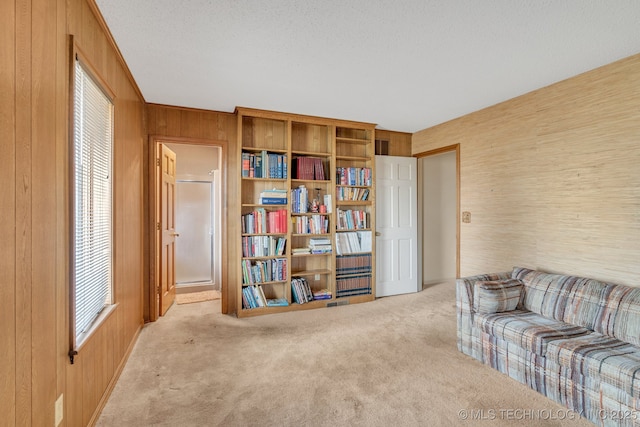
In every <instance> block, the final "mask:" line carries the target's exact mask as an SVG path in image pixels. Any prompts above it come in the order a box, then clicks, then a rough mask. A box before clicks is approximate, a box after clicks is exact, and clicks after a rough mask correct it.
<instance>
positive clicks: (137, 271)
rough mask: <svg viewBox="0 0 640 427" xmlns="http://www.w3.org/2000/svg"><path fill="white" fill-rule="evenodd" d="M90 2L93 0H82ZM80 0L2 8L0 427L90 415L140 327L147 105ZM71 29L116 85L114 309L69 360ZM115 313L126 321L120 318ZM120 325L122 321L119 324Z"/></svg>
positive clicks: (22, 2) (31, 1) (70, 421)
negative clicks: (59, 414) (58, 406)
mask: <svg viewBox="0 0 640 427" xmlns="http://www.w3.org/2000/svg"><path fill="white" fill-rule="evenodd" d="M89 1H91V0H89ZM89 1H87V0H55V1H50V0H17V1H8V2H2V3H1V4H0V35H1V37H2V40H3V44H2V46H1V47H0V84H2V88H1V89H2V94H3V96H2V97H1V103H0V133H1V134H2V138H0V151H1V152H2V155H1V156H0V181H1V182H2V186H1V188H0V200H2V203H0V217H1V218H2V221H0V233H2V236H3V244H2V245H1V246H0V271H2V274H1V275H0V298H2V300H3V301H5V302H6V304H5V307H4V308H3V309H2V310H0V358H1V360H2V363H1V364H0V413H1V414H2V415H0V419H1V420H2V421H1V422H0V424H2V425H5V423H6V424H7V425H19V426H22V425H25V426H28V425H54V417H55V410H54V408H55V401H56V399H57V398H58V396H59V395H61V394H64V402H65V408H64V414H63V422H62V425H63V426H65V425H66V426H76V425H85V424H86V423H87V422H90V421H91V420H94V419H95V417H96V416H97V413H98V412H97V411H98V410H99V409H100V407H101V406H100V405H101V404H103V402H104V401H105V399H106V397H107V393H108V391H109V389H110V387H112V386H113V384H114V382H115V378H116V375H117V373H118V372H119V369H121V368H122V366H123V362H124V357H125V356H126V354H127V352H128V351H129V350H130V349H131V348H132V344H133V342H134V340H135V337H136V336H137V332H138V331H139V330H140V327H141V325H142V320H141V319H142V310H141V306H142V301H141V293H142V291H141V290H142V277H143V270H142V268H143V265H142V264H143V263H142V261H141V260H142V232H143V229H142V212H143V204H142V183H143V181H142V161H141V158H142V153H143V152H144V151H143V150H144V145H143V141H145V129H144V121H143V117H144V104H143V99H141V98H140V96H139V95H138V94H139V92H138V91H137V88H135V85H134V84H132V83H131V82H130V81H129V80H128V72H127V71H126V68H125V67H123V66H122V65H121V64H120V62H119V60H118V56H117V54H116V53H115V50H113V49H112V48H111V45H110V44H109V40H108V38H107V35H106V33H105V32H104V31H103V30H102V27H101V26H100V24H99V22H98V20H97V19H96V18H95V16H93V13H92V10H91V8H90V7H88V5H89V4H90V3H89ZM69 34H74V36H75V38H76V40H77V41H78V43H79V44H80V45H81V46H82V47H83V51H84V52H85V54H86V56H87V57H88V59H89V60H90V61H91V62H95V63H96V64H97V68H98V70H99V72H100V73H102V75H103V76H106V81H107V84H108V85H109V86H110V87H111V88H114V87H115V88H116V98H117V102H118V109H119V110H120V112H119V113H118V114H119V120H117V121H116V124H115V126H116V129H115V134H116V135H117V136H116V140H115V151H116V153H117V156H118V157H117V159H118V160H117V162H116V164H115V169H116V170H115V175H116V176H117V178H116V179H120V181H119V182H117V183H116V187H117V194H116V196H115V197H116V199H117V200H116V205H117V206H118V208H119V209H124V211H123V210H119V212H118V213H117V214H116V216H117V218H118V219H117V221H118V222H117V225H116V233H115V235H114V239H115V242H116V247H117V248H118V249H117V250H116V253H115V257H116V265H117V267H116V268H117V272H116V275H117V278H116V282H117V284H116V287H117V289H118V291H117V297H116V302H117V303H118V307H117V309H116V311H115V312H114V313H113V314H112V316H110V318H109V321H107V322H105V323H104V324H103V325H102V326H100V327H99V328H98V329H97V331H96V334H95V336H93V337H91V339H90V340H88V341H87V343H86V351H85V348H82V349H81V352H80V354H79V355H78V357H77V358H76V363H75V364H74V365H70V364H69V358H68V356H67V352H68V351H69V329H68V327H69V312H68V310H69V288H68V278H69V272H68V265H69V253H70V251H69V238H68V231H69V228H68V227H69V209H68V201H69V187H68V185H69V179H68V173H69V170H68V144H69V142H68V135H69V133H68V126H69V108H68V107H69V85H68V81H69V69H70V67H69V61H70V58H69ZM121 313H122V314H121ZM116 319H121V323H118V322H117V321H116Z"/></svg>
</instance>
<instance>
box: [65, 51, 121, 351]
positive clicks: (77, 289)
mask: <svg viewBox="0 0 640 427" xmlns="http://www.w3.org/2000/svg"><path fill="white" fill-rule="evenodd" d="M73 133H74V147H73V163H74V165H73V174H74V175H73V182H74V184H73V186H74V195H73V198H74V208H73V215H74V216H73V225H72V228H73V232H74V236H73V240H74V241H73V245H74V248H73V250H74V254H73V272H72V277H73V293H74V294H73V297H74V302H75V305H74V321H75V324H74V332H75V342H76V344H77V343H78V342H79V341H81V339H82V338H83V334H85V333H86V332H87V330H88V329H89V328H90V327H91V325H92V323H93V322H94V321H95V319H96V318H97V317H98V315H99V314H100V312H101V311H102V310H103V309H104V308H105V307H106V306H107V305H109V304H111V303H112V297H111V295H112V254H111V252H112V175H113V174H112V157H113V155H112V153H113V104H112V103H111V100H110V99H109V98H108V97H107V96H106V95H105V93H104V92H103V91H102V90H101V89H100V87H99V86H98V85H97V84H96V83H95V82H94V80H93V79H92V78H91V76H90V75H89V74H88V73H87V72H86V71H85V69H84V68H83V66H82V64H81V62H80V61H78V60H76V61H75V87H74V129H73Z"/></svg>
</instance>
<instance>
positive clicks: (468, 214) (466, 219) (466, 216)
mask: <svg viewBox="0 0 640 427" xmlns="http://www.w3.org/2000/svg"><path fill="white" fill-rule="evenodd" d="M462 222H466V223H467V224H468V223H470V222H471V212H466V211H465V212H462Z"/></svg>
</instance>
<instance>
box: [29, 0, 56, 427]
mask: <svg viewBox="0 0 640 427" xmlns="http://www.w3.org/2000/svg"><path fill="white" fill-rule="evenodd" d="M31 3H32V20H33V22H38V23H39V25H33V26H32V27H31V28H32V54H31V67H32V68H31V69H32V75H31V78H32V81H31V85H32V89H31V99H32V111H33V116H32V121H31V124H32V125H31V126H32V135H31V138H32V150H31V159H30V163H31V165H32V169H31V173H32V200H31V205H32V212H31V213H32V240H33V243H32V258H31V265H30V267H31V274H32V287H31V288H32V291H31V292H32V307H33V310H32V312H31V316H32V317H31V324H32V331H31V333H32V335H31V337H32V338H31V339H32V346H31V347H32V351H33V353H32V359H31V360H32V367H31V374H32V376H33V378H32V383H33V384H34V385H36V384H37V386H34V387H33V388H32V392H31V398H32V414H31V417H32V420H38V421H39V422H42V423H43V424H48V425H53V424H54V402H55V400H56V388H57V387H56V329H55V325H56V317H55V314H56V312H55V304H52V302H53V301H55V295H56V292H55V291H56V288H55V285H56V284H55V277H56V274H55V272H56V263H55V251H56V239H55V233H52V230H54V229H55V226H56V218H55V215H52V212H55V210H56V198H55V195H56V193H55V188H56V179H55V178H56V173H55V171H56V165H55V163H54V162H52V161H51V159H55V154H56V141H55V137H56V134H55V131H54V130H55V128H56V83H55V79H54V78H52V77H53V76H55V65H54V64H55V63H56V56H57V51H56V44H57V43H56V40H57V37H56V19H57V15H56V2H52V1H47V0H34V1H32V2H31Z"/></svg>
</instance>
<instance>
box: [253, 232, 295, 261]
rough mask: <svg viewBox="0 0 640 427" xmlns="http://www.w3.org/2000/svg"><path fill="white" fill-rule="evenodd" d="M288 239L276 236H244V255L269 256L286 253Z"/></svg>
mask: <svg viewBox="0 0 640 427" xmlns="http://www.w3.org/2000/svg"><path fill="white" fill-rule="evenodd" d="M286 242H287V239H286V238H285V237H274V236H243V237H242V256H243V257H245V258H247V257H267V256H282V255H284V251H285V247H286Z"/></svg>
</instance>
